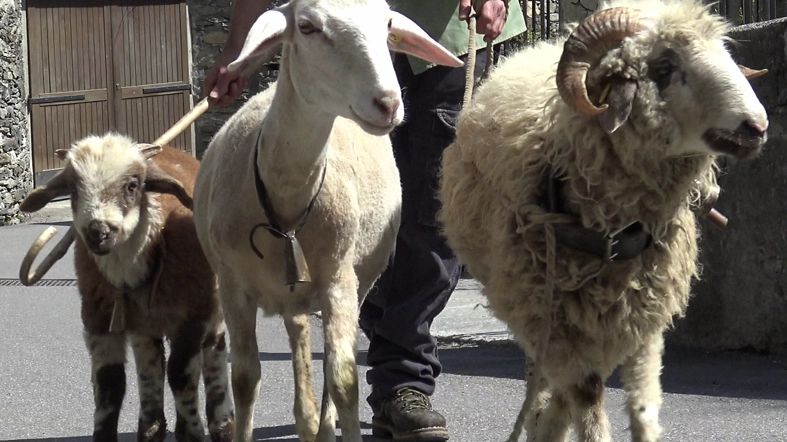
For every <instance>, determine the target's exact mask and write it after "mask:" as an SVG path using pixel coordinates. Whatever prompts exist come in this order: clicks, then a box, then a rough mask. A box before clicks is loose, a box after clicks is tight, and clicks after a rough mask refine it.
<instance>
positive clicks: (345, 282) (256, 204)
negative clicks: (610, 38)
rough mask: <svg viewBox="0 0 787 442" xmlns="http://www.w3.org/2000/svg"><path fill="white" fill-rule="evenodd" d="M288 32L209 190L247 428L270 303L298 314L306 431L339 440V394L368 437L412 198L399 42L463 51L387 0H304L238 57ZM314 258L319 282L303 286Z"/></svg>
mask: <svg viewBox="0 0 787 442" xmlns="http://www.w3.org/2000/svg"><path fill="white" fill-rule="evenodd" d="M282 43H283V51H282V58H281V70H280V72H279V77H278V80H277V82H276V84H275V85H272V86H271V88H270V89H269V90H267V91H264V92H262V93H260V94H258V95H256V96H254V97H253V98H251V99H250V100H249V102H248V103H247V104H245V105H244V106H243V107H242V108H241V109H240V110H239V111H238V112H237V113H235V115H233V116H232V118H231V119H230V120H228V121H227V123H226V124H225V125H224V126H223V127H222V129H221V130H220V131H219V132H218V133H217V134H216V136H215V138H214V139H213V141H212V142H211V144H210V146H209V148H208V151H207V152H206V154H205V157H204V158H203V160H202V167H201V169H200V173H199V175H198V177H197V183H196V186H195V191H194V217H195V221H196V225H197V232H198V234H199V238H200V242H201V243H202V246H203V248H204V250H205V253H206V255H207V256H208V259H209V261H210V263H211V265H212V266H213V268H214V269H215V271H216V274H217V275H218V279H219V292H220V295H221V300H222V306H223V308H224V312H225V315H226V319H227V327H228V330H229V333H230V338H231V339H230V342H231V346H232V386H233V392H234V398H235V408H236V410H237V428H236V429H237V439H238V440H239V441H249V440H251V438H252V415H253V410H254V402H255V400H256V398H257V395H258V394H259V387H260V361H259V358H258V348H257V336H256V327H255V321H256V317H257V309H258V308H261V309H262V310H263V312H264V314H266V315H281V316H282V317H283V318H284V324H285V326H286V329H287V333H288V335H289V338H290V345H291V348H292V351H293V365H294V372H295V406H294V414H295V423H296V429H297V433H298V436H299V437H300V439H301V440H302V441H313V440H315V438H317V440H320V441H328V440H335V438H336V433H335V425H336V417H335V413H334V409H333V407H334V404H335V407H336V411H338V417H339V421H340V422H341V429H342V440H344V441H346V442H360V441H361V429H360V422H359V418H358V375H357V367H356V364H355V355H356V339H357V337H356V335H357V319H358V304H359V302H361V301H362V300H363V298H364V297H365V296H366V294H367V292H368V291H369V290H370V288H371V286H372V284H373V283H374V281H375V280H376V279H377V278H378V277H379V275H380V273H382V271H383V269H384V268H385V266H386V265H387V262H388V259H389V255H390V254H391V251H392V249H393V246H394V241H395V238H396V234H397V231H398V226H399V211H400V205H401V187H400V184H399V174H398V171H397V168H396V164H395V162H394V158H393V154H392V151H391V144H390V140H389V139H388V136H387V135H388V133H389V132H390V131H391V130H392V129H393V128H394V127H396V126H397V125H398V124H399V123H401V121H402V118H403V114H404V109H403V106H402V105H401V93H400V89H399V84H398V82H397V80H396V75H395V73H394V69H393V65H392V62H391V58H390V52H389V49H393V50H395V51H402V52H408V53H411V54H414V55H416V56H419V57H422V58H425V59H427V60H429V61H432V62H437V63H441V64H448V65H453V66H461V64H462V63H461V61H460V60H459V59H457V58H456V57H454V56H453V55H451V54H450V53H449V52H448V51H447V50H445V49H444V48H443V47H442V46H440V45H439V44H438V43H436V42H435V41H434V40H432V39H431V38H430V37H429V36H428V35H427V34H426V33H425V32H424V31H423V30H421V29H420V28H419V27H418V26H417V25H416V24H415V23H414V22H412V21H410V20H409V19H407V18H406V17H404V16H403V15H401V14H398V13H396V12H393V11H391V10H390V8H389V6H388V4H387V3H386V2H385V1H383V0H355V1H347V0H320V1H317V0H292V1H290V2H288V3H287V4H286V5H284V6H282V7H280V8H276V9H273V10H270V11H268V12H265V13H264V14H262V15H261V16H260V18H259V19H258V20H257V21H256V23H255V24H254V25H253V27H252V28H251V30H250V32H249V34H248V37H247V38H246V42H245V44H244V47H243V49H242V51H241V54H240V56H239V58H238V59H237V60H236V61H235V62H233V63H232V64H230V66H229V68H230V70H234V69H238V68H240V69H241V70H245V66H246V65H248V64H249V63H252V62H256V60H255V59H258V58H260V57H264V54H266V53H268V52H270V49H272V48H274V47H276V46H277V45H278V44H282ZM258 227H260V228H258ZM296 240H297V242H296ZM300 251H302V255H301V253H299V252H300ZM301 256H302V257H303V258H304V259H300V258H301ZM288 263H289V264H290V265H289V266H288ZM296 264H301V265H300V266H296ZM303 264H306V266H303ZM306 269H308V271H309V273H310V274H308V276H310V280H311V281H310V282H307V283H299V282H303V281H305V280H307V279H309V278H306V276H307V274H306V272H305V270H306ZM290 276H292V279H290ZM316 310H321V311H322V319H323V331H324V336H325V361H324V366H325V386H324V388H323V408H322V410H321V411H322V416H318V415H317V408H316V407H317V405H316V402H315V400H314V394H313V392H312V386H311V349H310V343H309V323H308V320H307V315H308V314H309V313H310V312H314V311H316ZM320 417H321V418H320Z"/></svg>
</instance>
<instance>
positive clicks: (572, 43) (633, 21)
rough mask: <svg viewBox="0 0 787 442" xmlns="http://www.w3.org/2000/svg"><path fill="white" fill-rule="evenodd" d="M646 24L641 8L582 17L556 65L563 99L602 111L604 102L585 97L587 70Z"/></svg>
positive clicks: (589, 112) (580, 108)
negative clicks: (600, 103) (599, 102)
mask: <svg viewBox="0 0 787 442" xmlns="http://www.w3.org/2000/svg"><path fill="white" fill-rule="evenodd" d="M648 27H650V23H649V21H648V20H647V19H646V18H645V17H644V16H643V13H642V11H640V10H637V9H632V8H624V7H620V8H610V9H605V10H603V11H599V12H597V13H595V14H593V15H591V16H589V17H588V18H586V19H585V20H583V21H582V23H580V24H579V26H577V28H576V29H574V31H573V32H572V33H571V35H570V36H569V37H568V40H566V43H565V44H564V45H563V55H562V56H561V57H560V63H559V64H558V66H557V78H556V80H557V89H558V92H560V96H561V97H562V98H563V101H565V102H566V104H568V105H569V106H571V108H572V109H574V110H576V111H577V112H579V113H580V114H582V115H586V116H594V115H598V114H600V113H602V112H604V111H605V110H606V109H607V107H608V106H607V105H606V104H604V105H602V106H601V107H597V106H596V105H594V104H593V103H592V102H591V101H590V98H589V97H588V92H587V86H586V85H585V80H586V79H587V73H588V70H589V69H590V67H591V66H593V65H594V64H595V63H598V61H599V60H600V59H601V58H602V57H603V56H604V54H606V53H607V52H608V51H609V50H611V49H613V48H615V47H617V46H619V45H620V43H621V42H622V41H623V39H624V38H626V37H628V36H631V35H634V34H636V33H637V32H640V31H642V30H644V29H647V28H648Z"/></svg>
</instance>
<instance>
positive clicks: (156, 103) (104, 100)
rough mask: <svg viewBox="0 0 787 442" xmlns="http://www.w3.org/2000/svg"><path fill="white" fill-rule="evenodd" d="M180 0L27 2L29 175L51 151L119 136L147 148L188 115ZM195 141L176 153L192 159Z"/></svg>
mask: <svg viewBox="0 0 787 442" xmlns="http://www.w3.org/2000/svg"><path fill="white" fill-rule="evenodd" d="M186 8H187V6H186V3H185V2H183V1H182V0H141V1H140V0H27V20H28V46H29V62H30V97H29V105H30V110H31V122H32V128H31V131H32V144H33V149H32V150H33V170H34V172H35V183H36V185H40V184H43V183H44V182H45V181H46V180H47V179H48V177H49V176H51V175H52V173H53V172H55V171H56V170H57V169H59V168H62V167H63V164H62V162H61V161H60V160H59V159H58V158H57V156H56V155H55V153H54V152H55V150H57V149H62V148H65V147H67V146H68V145H69V144H70V143H71V142H73V141H75V140H77V139H80V138H82V137H85V136H87V135H90V134H101V133H104V132H106V131H108V130H116V131H119V132H121V133H124V134H127V135H129V136H131V137H133V138H135V139H137V140H139V141H142V142H150V141H153V140H154V139H156V138H158V136H159V135H161V134H162V133H164V132H165V131H166V129H168V128H169V127H170V126H172V125H173V124H174V123H175V122H176V121H177V120H178V119H180V118H181V117H182V116H183V115H185V114H186V113H187V112H188V110H189V109H191V73H190V69H189V67H190V64H189V51H188V15H187V10H186ZM191 133H192V131H191V130H187V131H185V132H184V133H183V134H181V135H180V136H179V137H178V138H177V139H176V140H174V141H173V143H171V144H172V145H173V146H176V147H179V148H180V149H182V150H185V151H188V152H192V151H193V141H192V136H191Z"/></svg>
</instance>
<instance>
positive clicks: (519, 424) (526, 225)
mask: <svg viewBox="0 0 787 442" xmlns="http://www.w3.org/2000/svg"><path fill="white" fill-rule="evenodd" d="M515 215H516V223H517V230H516V231H517V233H519V234H520V235H524V234H525V233H526V232H527V231H528V230H529V229H530V228H532V227H533V226H535V225H536V224H542V225H543V226H544V237H545V240H546V256H544V257H543V258H544V261H546V275H545V285H544V295H545V298H546V307H547V308H548V310H549V316H548V317H547V318H546V325H545V327H544V328H545V329H546V336H545V337H544V338H543V339H542V340H540V341H539V342H538V343H537V345H536V357H535V360H536V361H542V360H544V358H545V357H546V352H547V347H548V345H549V339H550V336H551V334H552V322H553V321H554V316H553V313H554V308H553V305H552V304H553V299H554V294H555V289H556V288H559V289H560V290H561V291H566V292H572V291H576V290H579V289H580V288H581V287H582V286H584V285H585V284H586V283H587V282H588V281H590V280H591V279H593V278H595V277H597V276H598V275H600V274H601V272H603V271H604V268H605V262H604V261H600V263H599V264H598V267H597V268H596V269H594V270H593V271H590V272H588V273H586V274H585V276H583V277H581V278H579V279H578V280H574V281H567V282H564V283H561V284H560V285H559V287H558V283H557V281H558V279H557V271H556V262H557V238H556V236H555V224H567V223H572V222H575V221H576V219H575V218H574V217H573V216H571V215H566V214H562V213H550V212H544V210H543V209H542V208H541V207H540V206H537V205H534V204H523V205H521V206H520V207H519V210H516V211H515ZM533 254H534V255H535V252H533ZM539 258H540V257H537V256H534V261H536V260H538V259H539ZM534 264H536V263H534ZM588 268H589V266H586V267H585V268H584V269H582V270H583V271H582V272H579V274H583V273H585V271H587V270H588ZM527 412H528V410H527V397H525V401H524V402H523V403H522V408H521V409H520V410H519V414H518V415H517V418H516V422H514V428H513V430H512V431H511V434H510V435H509V436H508V442H517V441H518V440H519V437H520V436H521V435H522V431H523V430H524V427H525V420H526V416H527Z"/></svg>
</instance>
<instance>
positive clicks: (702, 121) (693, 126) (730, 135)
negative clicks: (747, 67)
mask: <svg viewBox="0 0 787 442" xmlns="http://www.w3.org/2000/svg"><path fill="white" fill-rule="evenodd" d="M647 78H649V79H650V80H651V81H652V82H653V84H654V85H655V89H656V90H657V91H658V97H659V99H660V100H663V104H664V107H665V110H666V112H668V113H669V115H670V116H671V118H672V120H673V121H674V122H675V123H676V124H677V125H678V126H679V128H680V134H681V138H682V141H683V142H681V143H675V144H674V146H675V147H674V148H675V151H672V152H668V153H669V154H673V155H685V154H695V153H712V154H723V155H732V156H735V157H738V158H749V157H752V156H754V155H756V154H757V153H759V152H760V150H761V148H762V146H763V144H765V142H766V141H767V129H768V115H767V113H766V111H765V108H764V107H763V105H762V103H761V102H760V100H759V99H758V98H757V95H756V94H755V93H754V91H753V89H752V87H751V86H750V84H749V81H748V80H747V79H746V77H745V76H744V74H743V73H742V72H741V69H740V68H739V67H738V65H737V64H736V63H735V62H734V61H733V59H732V57H731V56H730V54H729V53H728V52H727V50H726V48H725V46H724V43H723V42H722V41H721V40H715V41H695V42H692V43H691V44H689V45H682V46H678V45H674V44H669V43H661V44H659V45H657V46H656V47H655V48H654V51H653V52H652V53H651V55H650V57H649V58H648V60H647Z"/></svg>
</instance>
